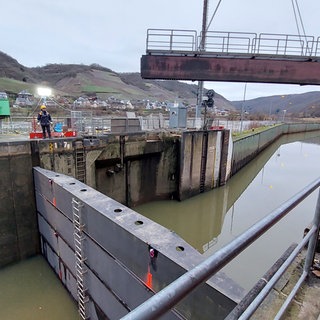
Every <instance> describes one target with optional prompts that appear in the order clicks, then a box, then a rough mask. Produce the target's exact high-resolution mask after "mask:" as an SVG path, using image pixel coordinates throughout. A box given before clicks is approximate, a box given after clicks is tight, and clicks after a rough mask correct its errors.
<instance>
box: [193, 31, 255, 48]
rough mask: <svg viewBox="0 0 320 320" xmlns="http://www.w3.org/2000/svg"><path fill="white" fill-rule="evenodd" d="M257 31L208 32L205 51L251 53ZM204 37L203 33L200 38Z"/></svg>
mask: <svg viewBox="0 0 320 320" xmlns="http://www.w3.org/2000/svg"><path fill="white" fill-rule="evenodd" d="M257 37H258V36H257V34H256V33H244V32H224V31H215V32H211V31H208V32H206V41H205V51H209V52H221V53H251V52H252V46H253V45H254V43H253V41H254V39H256V38H257ZM201 38H202V33H201V35H200V38H199V40H198V41H200V39H201Z"/></svg>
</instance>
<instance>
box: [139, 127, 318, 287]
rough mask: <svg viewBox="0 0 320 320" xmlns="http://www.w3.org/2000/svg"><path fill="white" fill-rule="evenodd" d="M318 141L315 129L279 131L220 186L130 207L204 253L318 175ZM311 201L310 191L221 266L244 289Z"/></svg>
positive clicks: (295, 228)
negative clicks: (269, 229)
mask: <svg viewBox="0 0 320 320" xmlns="http://www.w3.org/2000/svg"><path fill="white" fill-rule="evenodd" d="M319 144H320V135H319V133H305V134H295V135H288V136H284V137H282V138H281V139H279V140H277V142H275V143H274V144H273V145H272V146H270V147H269V148H268V149H267V150H265V151H264V152H263V153H261V154H260V155H259V156H258V157H257V158H256V159H255V160H254V161H252V163H250V165H248V166H246V167H245V168H243V169H242V170H241V171H240V172H238V173H237V174H236V175H235V176H234V177H232V179H230V180H229V181H228V183H227V184H226V185H225V186H223V187H221V188H218V189H214V190H212V191H210V192H207V193H204V194H201V195H199V196H196V197H193V198H191V199H188V200H186V201H183V202H174V201H161V202H153V203H148V204H145V205H142V206H139V207H137V208H135V210H136V211H138V212H140V213H142V214H144V215H145V216H147V217H148V218H150V219H152V220H154V221H156V222H158V223H160V224H162V225H163V226H165V227H167V228H168V229H171V230H173V231H175V232H176V233H177V234H179V235H180V236H181V237H182V238H183V239H185V240H186V241H187V242H188V243H190V244H191V245H192V246H193V247H195V248H196V249H197V250H198V251H199V252H201V253H204V254H205V255H210V254H212V253H213V252H215V251H216V250H218V249H219V248H221V247H222V246H223V245H225V244H226V243H228V242H230V241H231V240H232V239H233V238H234V237H236V236H237V235H239V234H241V233H242V232H243V231H245V230H246V229H247V228H248V227H250V226H251V225H252V224H253V223H255V222H256V221H258V220H260V219H261V218H262V217H264V216H265V215H266V214H268V213H270V212H271V211H272V210H274V209H275V208H277V207H278V206H279V205H281V204H282V203H283V202H284V201H286V200H287V199H288V198H290V197H291V196H293V195H294V194H295V193H297V192H298V191H299V190H301V189H302V188H303V187H305V186H306V185H307V184H309V183H311V182H312V181H313V180H315V179H316V178H317V177H319V176H320V166H319V159H320V147H319ZM315 204H316V194H315V193H314V194H312V195H311V196H309V197H308V198H307V200H306V201H305V203H304V204H302V205H299V206H298V207H297V208H296V209H294V213H293V214H292V216H290V217H286V218H285V219H284V220H283V221H282V222H281V223H280V224H279V225H277V226H275V227H273V228H272V232H271V233H268V234H266V235H264V236H263V237H261V238H260V239H259V240H258V241H257V244H255V245H252V246H251V247H250V248H249V249H247V250H246V251H245V252H244V253H243V254H242V255H241V258H240V257H239V258H237V259H236V260H235V261H234V262H233V264H231V265H230V266H228V267H227V268H226V269H225V270H224V271H225V272H226V273H227V274H229V275H230V276H231V277H232V278H234V279H235V280H238V281H239V283H240V284H241V285H243V287H245V288H249V287H250V286H251V285H253V284H254V283H255V281H256V280H255V278H257V277H259V276H261V275H263V274H264V272H265V271H266V269H267V268H269V267H270V266H271V265H272V264H273V262H274V261H275V260H276V259H277V257H275V255H278V257H279V256H280V255H281V254H282V253H283V252H284V251H285V250H286V249H287V247H288V246H289V245H290V244H291V243H292V242H295V241H298V240H299V239H300V238H301V237H302V231H301V230H303V228H304V227H305V226H306V225H308V224H309V223H310V221H311V219H312V216H313V213H314V209H315ZM284 239H286V240H284ZM271 252H272V254H271ZM249 261H250V262H249ZM250 264H251V265H254V266H252V268H251V267H250V266H249V265H250ZM253 267H255V268H256V269H258V270H256V271H253ZM234 273H236V275H235V274H234Z"/></svg>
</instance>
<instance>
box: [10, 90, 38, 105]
mask: <svg viewBox="0 0 320 320" xmlns="http://www.w3.org/2000/svg"><path fill="white" fill-rule="evenodd" d="M34 102H35V101H34V96H33V95H32V94H31V93H29V92H28V91H27V90H22V91H21V92H19V93H18V96H17V98H16V100H15V103H14V105H16V106H19V107H28V106H32V105H33V104H34Z"/></svg>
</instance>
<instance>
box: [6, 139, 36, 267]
mask: <svg viewBox="0 0 320 320" xmlns="http://www.w3.org/2000/svg"><path fill="white" fill-rule="evenodd" d="M32 167H33V163H32V157H31V147H30V144H26V143H25V142H7V143H1V144H0V202H1V206H0V248H1V250H0V267H2V266H5V265H7V264H9V263H12V262H16V261H18V260H21V259H25V258H27V257H30V256H32V255H34V254H35V253H36V252H39V235H38V226H37V221H36V209H35V203H34V191H33V178H32Z"/></svg>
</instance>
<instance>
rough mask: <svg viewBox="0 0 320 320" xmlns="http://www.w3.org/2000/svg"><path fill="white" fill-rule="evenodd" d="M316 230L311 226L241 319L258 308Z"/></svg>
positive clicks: (250, 314) (245, 318)
mask: <svg viewBox="0 0 320 320" xmlns="http://www.w3.org/2000/svg"><path fill="white" fill-rule="evenodd" d="M314 232H315V229H314V228H311V229H310V231H309V232H308V233H307V235H306V236H305V237H304V239H303V240H302V241H301V242H300V243H299V245H298V246H297V247H296V248H295V249H294V250H293V251H292V253H291V254H290V256H289V257H288V259H287V260H286V261H285V262H284V263H283V265H282V266H281V267H280V268H279V270H278V271H277V272H276V273H275V274H274V275H273V277H272V278H271V279H270V280H269V282H268V283H267V284H266V286H265V287H264V288H263V289H262V290H261V291H260V292H259V294H258V295H257V296H256V297H255V299H254V300H253V301H252V302H251V304H250V305H249V306H248V308H247V309H246V310H245V311H244V312H243V313H242V315H241V316H240V317H239V320H247V319H249V318H250V317H251V316H252V315H253V313H254V312H255V311H256V310H257V309H258V307H259V305H260V304H261V303H262V301H263V300H264V298H265V297H266V296H267V295H268V294H269V292H270V291H271V290H272V288H273V287H274V286H275V284H276V283H277V281H278V280H279V279H280V277H281V276H282V275H283V274H284V273H285V271H286V270H287V269H288V267H289V266H290V264H291V263H292V262H293V261H294V259H295V258H296V256H297V255H298V254H299V252H300V251H301V250H302V248H303V247H304V246H305V245H306V244H307V243H308V241H309V239H310V238H311V237H312V235H313V233H314Z"/></svg>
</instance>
